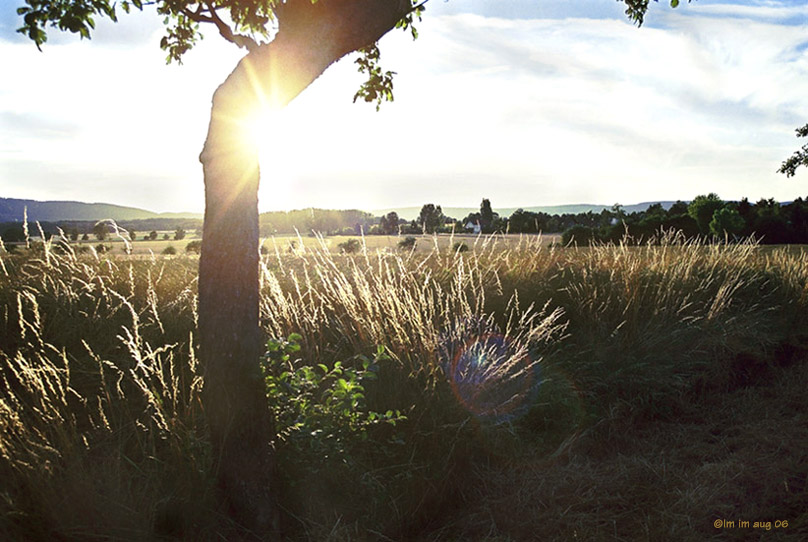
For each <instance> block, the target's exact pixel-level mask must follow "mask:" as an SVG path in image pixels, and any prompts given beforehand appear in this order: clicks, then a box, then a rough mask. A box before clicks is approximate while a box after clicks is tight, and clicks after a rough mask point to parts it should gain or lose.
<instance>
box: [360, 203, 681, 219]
mask: <svg viewBox="0 0 808 542" xmlns="http://www.w3.org/2000/svg"><path fill="white" fill-rule="evenodd" d="M655 203H661V204H662V207H664V208H665V209H669V208H670V206H671V205H673V204H674V203H676V202H674V201H659V202H657V201H649V202H645V203H636V204H634V205H623V211H625V212H626V213H635V212H638V211H645V210H646V209H648V207H650V206H651V205H653V204H655ZM438 205H439V204H438ZM611 208H612V206H611V205H596V204H591V203H576V204H571V205H540V206H536V207H519V209H522V210H524V211H530V212H532V213H547V214H548V215H563V214H573V215H574V214H578V213H588V212H589V211H592V212H593V213H600V212H601V211H602V210H604V209H611ZM442 209H443V214H444V215H446V216H450V217H452V218H455V219H457V220H460V219H461V218H464V217H465V216H468V215H469V214H471V213H477V212H479V211H480V208H479V207H442ZM516 209H517V207H505V208H498V207H494V212H495V213H499V216H502V217H507V216H511V215H512V214H513V212H514V211H516ZM391 211H395V212H396V213H398V216H399V217H400V218H404V219H406V220H415V219H416V218H418V214H419V213H420V212H421V208H420V207H393V208H389V209H376V210H373V211H369V212H370V213H372V214H373V215H374V216H382V215H386V214H387V213H389V212H391Z"/></svg>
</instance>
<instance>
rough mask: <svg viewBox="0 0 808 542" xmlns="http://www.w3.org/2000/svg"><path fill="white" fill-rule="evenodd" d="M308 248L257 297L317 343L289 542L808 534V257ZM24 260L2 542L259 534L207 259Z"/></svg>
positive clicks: (12, 356) (298, 440) (270, 260)
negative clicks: (218, 362) (247, 515)
mask: <svg viewBox="0 0 808 542" xmlns="http://www.w3.org/2000/svg"><path fill="white" fill-rule="evenodd" d="M290 240H294V239H290V238H282V239H276V240H275V246H278V250H277V251H276V250H275V249H274V246H272V243H271V241H270V243H269V250H268V251H267V254H265V256H263V258H262V264H261V265H262V267H261V269H262V273H261V285H262V286H261V288H262V296H261V307H260V309H261V322H262V326H263V328H264V330H265V332H266V335H267V337H271V338H276V339H282V338H284V337H289V336H290V334H292V333H298V334H300V339H299V341H297V342H299V344H300V350H299V351H295V349H290V350H289V351H290V352H292V355H291V357H290V359H289V360H288V361H285V362H283V363H285V364H288V369H287V372H286V373H285V374H286V375H287V376H284V377H282V378H281V380H277V379H276V380H272V378H269V377H268V383H271V382H274V383H277V382H281V381H283V382H286V384H284V385H283V386H281V385H275V384H272V385H268V393H269V395H270V398H271V400H272V401H273V404H275V405H276V407H277V408H278V411H277V413H276V415H277V417H278V420H279V421H278V436H277V438H276V441H275V446H276V450H277V457H278V461H279V469H280V472H281V480H280V484H279V486H278V489H277V491H278V495H279V501H280V504H281V507H282V515H283V527H284V535H285V537H286V538H288V539H291V540H491V541H494V540H498V541H505V540H515V541H517V540H559V541H561V540H650V541H656V540H685V541H689V540H693V541H697V540H758V539H760V540H770V539H771V540H804V539H806V538H808V447H806V446H805V443H806V442H808V423H806V422H808V420H807V419H806V412H808V396H806V394H805V389H806V384H807V383H808V252H806V251H805V249H804V248H801V247H781V248H768V247H767V248H763V247H759V246H756V245H754V244H741V245H730V246H719V245H715V246H699V245H695V244H691V243H688V242H685V241H683V240H682V239H679V238H676V237H675V236H670V237H668V238H666V239H663V240H662V242H661V243H660V244H659V245H655V246H644V247H627V246H600V247H591V248H580V249H575V248H562V247H558V246H553V245H551V244H550V243H549V242H548V241H549V240H548V239H547V238H544V239H541V240H539V239H537V238H530V237H524V238H521V239H520V238H518V237H511V238H480V239H479V240H478V239H476V238H464V239H462V240H463V241H464V242H466V243H467V244H468V246H469V250H468V251H466V252H458V251H457V250H452V247H453V246H454V243H455V242H457V241H458V240H460V238H459V236H458V237H456V238H455V239H453V240H450V239H448V238H444V237H438V238H435V239H433V238H430V237H427V238H420V239H419V240H418V241H417V244H416V247H417V250H416V251H415V252H409V251H404V252H401V251H396V250H392V249H393V247H394V246H395V244H396V243H397V240H398V239H397V238H376V237H368V238H365V243H366V246H367V250H366V251H360V252H359V253H357V254H354V255H340V254H338V251H337V250H334V246H335V245H338V244H339V243H340V242H343V239H341V238H328V239H325V240H324V241H325V242H326V246H325V247H322V246H318V244H319V243H320V242H319V241H318V240H317V239H313V238H304V239H303V244H304V245H305V247H306V249H305V250H300V249H299V242H300V241H299V240H298V244H296V246H295V249H294V250H288V249H287V248H288V246H289V242H290ZM187 241H188V240H185V242H187ZM140 243H141V242H136V243H135V246H138V244H140ZM376 243H378V244H376ZM143 244H144V245H145V244H146V242H143ZM159 246H160V245H159V244H156V245H154V247H153V248H152V249H151V250H152V251H153V252H154V253H157V252H158V251H157V250H155V248H159ZM175 246H176V245H175ZM427 247H428V248H427ZM177 248H178V249H179V248H180V247H179V246H177ZM183 248H184V245H183ZM376 248H381V249H391V250H381V251H380V250H375V249H376ZM181 252H182V251H180V253H181ZM0 262H1V263H2V265H0V304H2V311H0V413H1V414H0V539H3V540H51V539H56V540H152V539H169V540H171V539H175V540H183V539H184V540H225V539H251V535H250V533H246V532H244V531H243V530H242V529H240V527H239V526H238V525H236V524H234V523H233V522H232V521H231V520H230V519H229V517H228V515H227V514H226V512H225V511H224V510H220V509H219V508H218V505H217V501H216V499H215V498H214V495H215V491H214V487H213V479H214V476H213V472H212V468H213V459H212V458H211V456H210V449H209V446H208V444H207V441H206V433H205V431H206V430H205V422H204V416H205V413H204V409H203V407H202V405H201V403H200V400H199V391H200V389H201V384H202V375H201V371H200V368H199V366H198V364H197V362H196V359H197V358H196V352H195V346H194V345H195V342H196V337H195V335H196V328H195V320H196V314H195V310H196V308H195V307H196V304H195V296H196V265H197V259H196V258H195V257H186V256H183V255H179V256H174V257H171V258H162V257H159V256H156V257H154V258H142V257H137V258H129V257H126V256H125V255H123V254H122V253H120V254H117V253H116V252H115V251H112V252H111V253H109V254H107V255H93V254H83V255H76V254H73V253H72V252H71V251H67V252H57V251H55V250H48V249H47V247H46V249H45V250H44V251H39V252H36V253H34V254H24V253H22V251H17V253H14V254H6V253H0ZM380 346H381V347H383V349H381V350H380V349H379V347H380ZM338 361H340V362H343V364H344V365H343V366H344V367H345V373H344V375H346V376H345V377H344V379H345V380H349V379H348V376H347V375H349V374H357V375H359V376H358V377H357V380H356V382H357V383H359V384H361V385H362V386H363V388H362V392H363V393H362V397H361V398H360V400H359V401H358V402H357V403H356V406H355V410H356V411H357V412H359V413H361V414H362V417H360V418H359V419H357V418H355V417H350V416H348V414H347V413H346V412H343V411H342V409H341V407H339V408H333V402H329V401H331V399H329V397H333V395H329V394H326V393H322V392H323V390H324V389H326V388H327V386H329V385H331V383H330V381H329V380H328V378H329V377H327V376H326V377H319V376H316V375H318V374H320V373H318V372H317V371H320V370H319V369H317V368H316V367H317V365H318V364H323V365H324V369H323V370H324V371H331V370H333V369H334V367H338V366H337V365H335V364H336V362H338ZM284 367H287V366H286V365H284ZM307 367H311V368H312V369H306V368H307ZM351 368H353V369H351ZM351 371H356V372H355V373H353V372H351ZM363 371H364V372H363ZM368 371H372V372H373V375H372V376H373V378H372V379H371V378H370V377H369V376H368ZM290 374H293V375H298V376H299V377H300V379H299V380H295V379H294V378H292V380H283V378H287V379H288V378H290V377H289V376H288V375H290ZM306 375H308V376H306ZM313 375H314V376H313ZM295 378H296V377H295ZM319 378H322V379H321V380H317V379H319ZM306 379H308V380H306ZM312 379H314V380H312ZM283 382H282V383H283ZM307 382H315V384H316V385H314V386H313V387H312V386H308V384H307ZM334 382H336V380H334ZM353 382H354V381H353V380H350V383H351V384H352V383H353ZM284 386H286V387H284ZM307 386H308V387H307ZM288 389H293V390H296V391H295V392H294V393H291V392H289V391H284V390H288ZM301 398H305V400H306V401H310V403H311V404H308V405H301V401H302V399H301ZM396 411H398V412H399V413H400V417H398V418H397V420H396V423H395V425H393V424H392V423H388V422H387V421H384V422H383V423H380V422H379V420H380V419H381V418H384V416H383V415H379V416H378V417H377V415H376V414H373V415H371V414H370V413H385V412H387V413H388V414H390V413H394V412H396ZM290 413H291V414H293V416H292V418H294V420H295V421H296V423H297V425H296V424H295V423H288V424H285V425H284V423H285V422H284V421H283V420H285V419H286V417H289V416H288V415H289V414H290ZM390 415H391V416H392V414H390ZM388 418H389V416H388ZM746 521H748V522H749V524H748V525H746V524H743V523H740V522H746ZM718 522H720V523H718ZM730 522H732V523H730ZM755 522H758V524H757V526H755ZM253 538H254V537H253Z"/></svg>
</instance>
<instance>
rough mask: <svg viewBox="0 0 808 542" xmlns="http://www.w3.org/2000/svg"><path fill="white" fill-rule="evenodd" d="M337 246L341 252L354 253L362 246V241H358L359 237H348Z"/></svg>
mask: <svg viewBox="0 0 808 542" xmlns="http://www.w3.org/2000/svg"><path fill="white" fill-rule="evenodd" d="M337 246H338V247H339V251H340V252H341V253H343V254H355V253H357V252H359V249H361V248H362V243H360V242H359V239H348V240H347V241H344V242H342V243H340V244H338V245H337Z"/></svg>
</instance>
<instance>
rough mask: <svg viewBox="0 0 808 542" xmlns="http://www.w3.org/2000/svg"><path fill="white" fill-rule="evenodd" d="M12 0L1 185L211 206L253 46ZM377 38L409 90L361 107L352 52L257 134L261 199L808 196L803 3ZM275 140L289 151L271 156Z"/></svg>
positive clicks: (517, 19)
mask: <svg viewBox="0 0 808 542" xmlns="http://www.w3.org/2000/svg"><path fill="white" fill-rule="evenodd" d="M18 4H19V5H21V4H22V0H2V1H0V197H10V198H24V199H36V200H74V201H86V202H105V203H115V204H120V205H129V206H134V207H140V208H144V209H148V210H152V211H157V212H165V211H174V212H201V211H202V210H203V206H204V190H203V180H202V168H201V165H200V164H199V161H198V155H199V152H200V150H201V148H202V144H203V142H204V138H205V133H206V129H207V124H208V119H209V114H210V99H211V96H212V94H213V91H214V90H215V89H216V87H217V86H218V84H220V83H221V82H222V81H223V80H224V78H225V77H226V76H227V75H228V74H229V73H230V71H232V69H233V68H234V67H235V65H236V63H237V62H238V60H239V58H240V57H241V56H243V52H242V50H239V49H237V48H236V47H235V46H233V45H231V44H229V43H226V42H224V41H223V40H222V39H221V38H219V37H218V35H216V34H215V33H212V32H208V33H207V34H208V35H207V37H206V39H205V40H203V41H202V42H201V43H200V44H199V45H198V46H197V47H196V48H195V49H193V50H192V51H190V52H189V53H187V54H186V56H185V59H184V63H183V65H181V66H178V65H176V64H172V65H166V62H165V53H164V52H163V51H162V50H161V49H160V48H159V41H160V37H161V36H162V35H163V34H162V33H163V29H162V21H161V18H160V17H159V16H157V15H156V14H155V13H154V12H152V11H149V10H148V9H147V10H146V11H145V12H144V13H138V12H134V13H133V14H132V15H129V16H124V15H121V16H120V18H119V21H120V22H119V23H118V24H113V23H111V22H109V21H97V23H98V24H97V29H96V31H95V32H94V34H93V39H92V40H79V39H78V38H76V37H74V36H72V35H65V34H61V33H59V32H58V31H56V30H53V31H51V32H49V40H48V43H46V44H45V45H44V46H43V52H39V51H37V49H36V47H35V46H34V44H33V43H32V42H29V41H27V40H26V38H24V37H23V36H22V35H19V34H16V33H15V32H14V30H15V29H16V28H17V27H19V26H20V25H21V21H20V19H19V18H18V17H17V15H16V13H15V8H16V7H17V5H18ZM426 8H427V9H426V12H425V13H424V16H423V21H422V22H421V23H420V24H418V25H417V28H418V30H419V38H418V39H417V40H415V41H413V39H412V37H411V36H410V35H409V34H407V33H404V32H401V31H393V32H391V33H389V34H388V35H387V36H385V37H384V38H383V39H382V41H381V44H380V49H381V52H382V65H383V67H384V68H385V69H386V70H392V71H394V72H396V77H395V82H394V85H395V87H394V92H395V101H394V102H393V103H385V104H383V105H382V107H381V111H379V112H376V111H375V108H374V107H373V106H372V105H367V104H360V103H357V104H354V103H352V99H353V95H354V92H355V91H356V90H357V88H358V87H359V85H360V84H361V82H362V78H361V75H360V74H358V73H357V71H356V65H355V64H354V60H355V58H356V57H355V56H349V57H346V58H345V59H343V60H341V61H340V62H338V63H337V64H335V65H333V66H332V67H330V68H329V69H328V70H327V71H326V73H325V74H324V75H323V76H321V77H320V78H319V79H318V80H316V81H315V82H314V83H313V84H312V85H311V86H310V87H309V88H308V89H307V90H306V91H304V92H303V93H302V94H301V95H300V96H299V97H298V98H297V99H296V100H295V101H294V102H292V104H290V105H289V106H288V107H287V108H286V110H284V111H283V112H282V113H281V114H279V115H277V116H276V118H273V119H272V121H271V123H270V122H266V123H265V124H264V125H263V126H262V127H261V130H260V131H259V136H258V137H259V138H260V145H261V146H262V148H263V149H264V151H263V152H262V164H261V168H262V181H261V189H260V193H259V208H260V210H261V211H271V210H285V209H299V208H305V207H322V208H345V209H347V208H359V209H365V210H373V209H383V208H392V207H410V206H420V205H422V204H424V203H435V204H438V205H443V206H444V207H476V206H479V204H480V201H481V199H482V198H489V199H490V200H491V203H492V205H493V207H494V209H495V210H496V209H497V208H498V207H499V208H506V207H529V206H536V205H560V204H571V203H597V204H609V205H611V204H613V203H620V204H623V205H628V204H633V203H638V202H645V201H660V200H677V199H682V200H690V199H692V198H693V197H695V196H696V195H698V194H706V193H708V192H716V193H717V194H718V195H719V196H721V197H722V198H724V199H727V200H731V199H740V198H742V197H748V198H749V199H750V200H753V201H756V200H758V199H760V198H775V199H778V200H781V201H787V200H791V199H794V198H796V197H800V196H801V197H806V196H808V170H806V169H803V170H802V171H800V172H799V173H798V174H797V175H796V176H795V177H793V178H790V179H789V178H786V177H785V176H784V175H781V174H778V173H776V170H777V169H778V167H779V166H780V163H781V162H782V161H783V160H784V159H786V158H787V157H788V156H790V155H791V154H792V153H793V152H794V151H795V150H796V149H798V148H799V147H800V146H801V145H802V144H803V143H805V141H802V140H800V139H798V138H797V137H796V136H795V129H796V128H797V127H799V126H802V125H804V124H806V123H807V122H808V5H806V4H805V3H804V2H802V1H796V0H781V1H777V0H771V1H762V2H733V1H727V0H723V1H718V0H717V1H712V0H698V1H695V2H693V3H685V2H683V3H682V4H681V5H680V6H679V7H678V8H676V9H671V8H670V7H669V5H668V3H667V2H664V1H663V2H660V3H652V4H651V6H650V10H649V13H648V15H647V18H646V23H645V24H644V25H643V26H642V27H641V28H637V27H636V26H635V25H632V24H631V23H630V22H628V21H627V19H626V18H625V15H624V14H623V10H624V6H623V4H620V3H618V2H615V1H614V0H582V1H575V0H549V1H547V0H450V1H448V2H446V1H443V0H430V1H429V2H428V3H427V5H426ZM269 149H274V152H270V150H269Z"/></svg>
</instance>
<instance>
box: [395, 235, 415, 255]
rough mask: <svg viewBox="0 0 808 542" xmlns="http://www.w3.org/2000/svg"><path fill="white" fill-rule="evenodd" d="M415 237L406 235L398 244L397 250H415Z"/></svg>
mask: <svg viewBox="0 0 808 542" xmlns="http://www.w3.org/2000/svg"><path fill="white" fill-rule="evenodd" d="M415 242H416V240H415V237H413V236H411V235H408V236H407V237H405V238H404V239H402V240H401V241H399V242H398V249H399V250H409V251H412V250H415Z"/></svg>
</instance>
